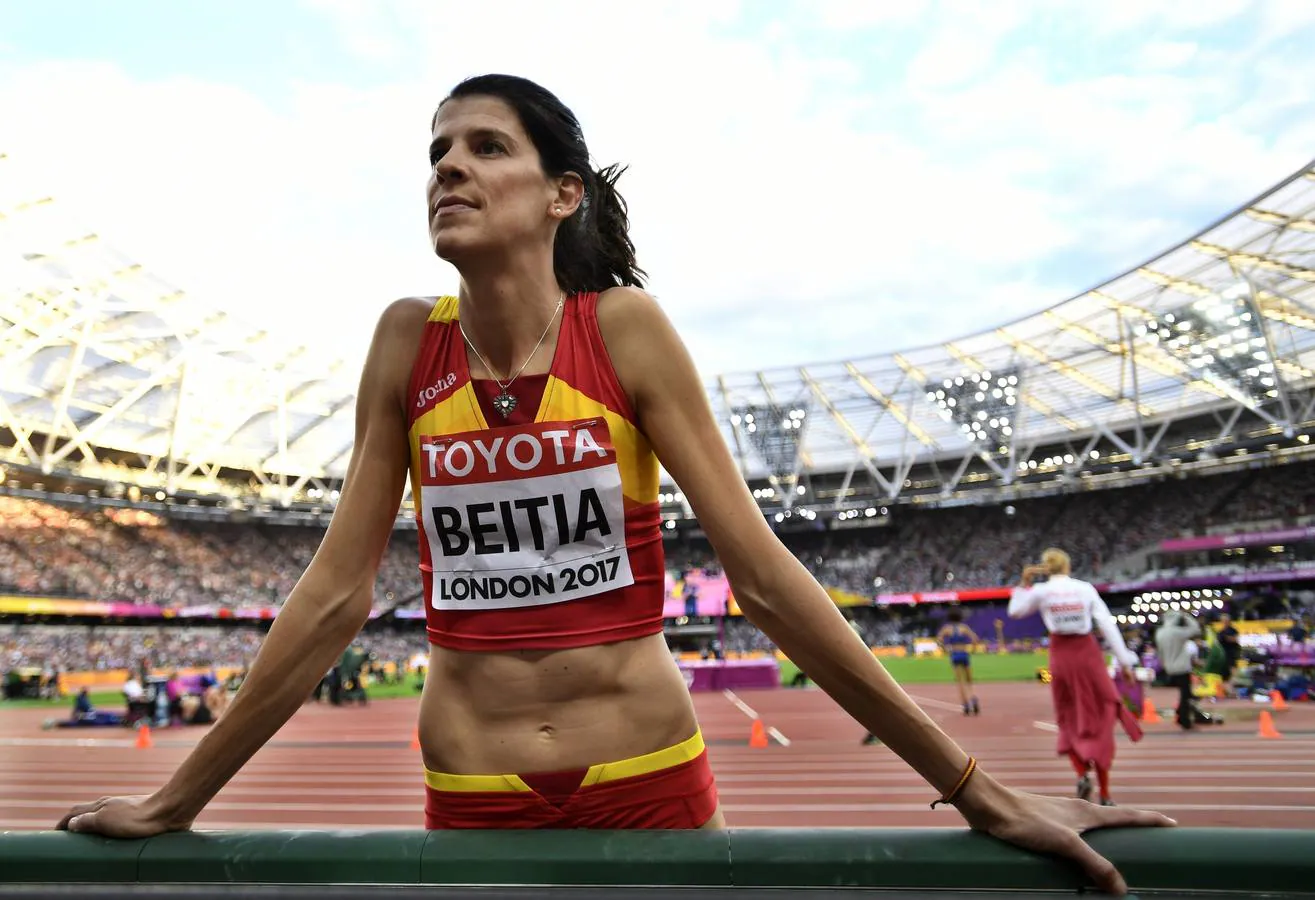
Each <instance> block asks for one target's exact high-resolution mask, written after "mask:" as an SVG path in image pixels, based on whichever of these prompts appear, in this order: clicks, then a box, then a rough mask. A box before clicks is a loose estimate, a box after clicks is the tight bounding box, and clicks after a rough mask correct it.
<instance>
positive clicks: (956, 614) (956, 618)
mask: <svg viewBox="0 0 1315 900" xmlns="http://www.w3.org/2000/svg"><path fill="white" fill-rule="evenodd" d="M945 619H946V621H947V622H962V621H963V610H961V609H959V607H957V606H953V607H950V611H949V612H947V613H946V614H945Z"/></svg>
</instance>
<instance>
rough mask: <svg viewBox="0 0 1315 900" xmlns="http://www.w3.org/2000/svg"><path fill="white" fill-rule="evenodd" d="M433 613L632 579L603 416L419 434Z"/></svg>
mask: <svg viewBox="0 0 1315 900" xmlns="http://www.w3.org/2000/svg"><path fill="white" fill-rule="evenodd" d="M420 501H421V505H422V512H423V516H424V520H423V522H424V525H423V527H424V530H425V536H426V539H427V540H428V542H429V555H430V561H431V563H432V565H433V570H434V572H433V589H432V593H431V595H430V598H429V602H430V603H431V604H432V605H433V607H434V608H435V609H439V610H445V611H451V610H485V609H513V608H517V607H526V606H545V605H548V604H551V603H563V602H565V601H567V600H576V599H579V598H581V597H590V596H593V595H595V594H600V593H602V592H604V591H610V590H615V589H617V588H623V587H627V586H629V585H631V584H633V583H634V575H633V574H632V573H631V570H630V554H629V552H628V551H627V549H626V539H625V501H624V499H623V497H622V493H621V470H620V468H619V467H618V466H617V461H616V450H615V448H614V447H613V445H612V440H611V434H610V432H609V431H608V428H607V423H606V421H604V420H603V419H601V418H599V419H587V420H584V421H579V422H542V423H536V424H534V425H530V426H520V427H509V428H495V429H491V430H488V431H478V432H468V433H465V434H455V435H445V436H442V437H426V436H422V437H421V438H420Z"/></svg>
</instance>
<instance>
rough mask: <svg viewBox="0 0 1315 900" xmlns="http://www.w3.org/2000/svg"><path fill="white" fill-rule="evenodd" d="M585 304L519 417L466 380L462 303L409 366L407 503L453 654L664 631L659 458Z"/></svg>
mask: <svg viewBox="0 0 1315 900" xmlns="http://www.w3.org/2000/svg"><path fill="white" fill-rule="evenodd" d="M597 308H598V295H597V294H595V293H585V294H576V295H573V296H571V297H568V298H567V299H566V301H565V303H564V304H563V308H562V325H561V329H560V333H559V337H558V340H557V348H556V351H555V353H554V357H553V361H552V366H551V368H550V370H549V372H548V373H547V375H540V376H522V377H521V378H518V379H516V380H515V381H514V382H513V383H512V384H511V386H510V388H509V391H510V393H512V394H513V395H515V396H516V397H517V400H518V402H517V405H516V407H515V409H513V410H512V412H511V414H510V415H509V416H506V417H504V416H503V415H502V414H501V413H500V412H499V411H497V410H495V409H494V407H493V402H492V401H493V396H494V394H496V393H498V392H499V391H500V388H499V387H498V386H497V384H496V383H495V382H493V381H489V380H480V381H474V380H472V378H471V375H470V367H469V358H468V357H467V351H466V343H465V339H464V338H463V336H462V334H461V329H460V328H459V327H458V324H457V316H458V303H457V298H456V297H440V298H438V299H437V301H436V302H435V304H434V307H433V309H432V310H431V312H430V315H429V318H428V321H426V323H425V333H424V336H423V338H422V340H421V344H420V351H419V353H418V354H417V357H416V360H415V363H414V365H413V367H412V372H411V382H410V390H409V392H408V395H407V396H408V397H409V398H410V400H409V406H410V411H409V414H408V420H409V422H408V425H409V433H410V435H409V436H410V447H411V455H410V468H411V495H412V498H413V501H414V505H415V515H416V524H417V527H418V531H419V542H420V571H421V577H422V580H423V584H424V601H425V625H426V632H427V634H428V638H429V640H430V642H431V643H434V644H436V645H438V646H441V647H447V648H450V649H455V650H475V651H505V650H531V649H563V648H568V647H580V646H588V645H594V644H602V643H610V642H615V641H621V640H628V639H632V638H636V637H641V636H644V635H649V634H655V633H660V632H661V631H662V605H663V600H664V597H665V578H664V571H665V557H664V553H663V548H662V532H661V524H662V523H661V516H660V512H659V505H658V460H657V457H656V455H655V454H654V452H653V449H652V448H651V447H650V446H649V443H648V440H647V439H646V438H645V436H644V435H643V434H642V433H641V432H640V431H639V429H638V427H637V426H636V425H635V415H634V412H633V410H632V409H631V406H630V402H629V399H628V398H627V397H626V394H625V392H624V391H623V390H622V388H621V384H620V382H619V381H618V379H617V376H616V372H615V370H614V369H613V367H612V363H611V359H610V357H609V356H608V354H607V349H606V347H605V346H604V344H603V340H602V335H601V334H600V333H599V329H598V319H597Z"/></svg>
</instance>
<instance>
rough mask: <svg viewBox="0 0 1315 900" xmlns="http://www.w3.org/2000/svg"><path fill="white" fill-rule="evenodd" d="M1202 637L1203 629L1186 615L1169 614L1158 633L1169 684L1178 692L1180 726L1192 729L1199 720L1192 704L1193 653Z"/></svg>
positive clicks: (1162, 662) (1177, 714) (1161, 659)
mask: <svg viewBox="0 0 1315 900" xmlns="http://www.w3.org/2000/svg"><path fill="white" fill-rule="evenodd" d="M1200 636H1201V626H1200V624H1199V623H1198V622H1197V621H1196V619H1194V618H1192V617H1191V616H1189V615H1187V613H1185V612H1179V611H1174V612H1171V613H1169V615H1168V616H1167V617H1166V618H1165V620H1164V623H1163V624H1161V625H1160V627H1159V629H1158V630H1157V631H1156V632H1155V650H1156V653H1158V654H1159V656H1160V667H1161V668H1162V669H1164V674H1165V677H1166V678H1167V679H1168V681H1169V684H1170V685H1171V686H1173V687H1176V688H1177V689H1178V709H1177V710H1176V712H1175V715H1176V718H1177V720H1178V727H1180V728H1182V729H1183V730H1184V731H1187V730H1190V729H1191V727H1192V724H1193V719H1194V717H1195V709H1194V708H1193V704H1192V657H1193V656H1194V655H1195V654H1193V653H1192V651H1193V650H1194V649H1195V645H1194V644H1193V643H1192V639H1193V638H1197V637H1200Z"/></svg>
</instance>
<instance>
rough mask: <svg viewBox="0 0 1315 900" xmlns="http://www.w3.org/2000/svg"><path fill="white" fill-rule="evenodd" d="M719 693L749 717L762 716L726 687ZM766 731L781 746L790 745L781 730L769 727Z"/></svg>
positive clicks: (757, 717) (758, 717)
mask: <svg viewBox="0 0 1315 900" xmlns="http://www.w3.org/2000/svg"><path fill="white" fill-rule="evenodd" d="M721 695H722V696H723V697H725V698H726V699H727V700H729V701H730V702H731V703H732V704H733V705H734V706H735V708H736V709H738V710H739V711H740V712H742V713H744V714H745V715H746V716H748V717H749V718H750V719H761V718H762V716H760V715H758V711H757V710H756V709H754V708H753V707H752V706H750V705H749V704H747V703H745V702H744V701H743V700H741V699H740V698H739V696H738V695H737V694H736V693H735V692H734V691H732V690H730V689H727V690H724V691H722V692H721ZM766 731H767V734H768V735H769V736H771V738H772V740H774V741H776V743H778V744H780V745H781V746H782V747H789V746H790V739H789V738H788V737H786V736H785V735H783V734H781V732H780V731H778V730H776V728H774V727H769V728H767V729H766Z"/></svg>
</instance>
